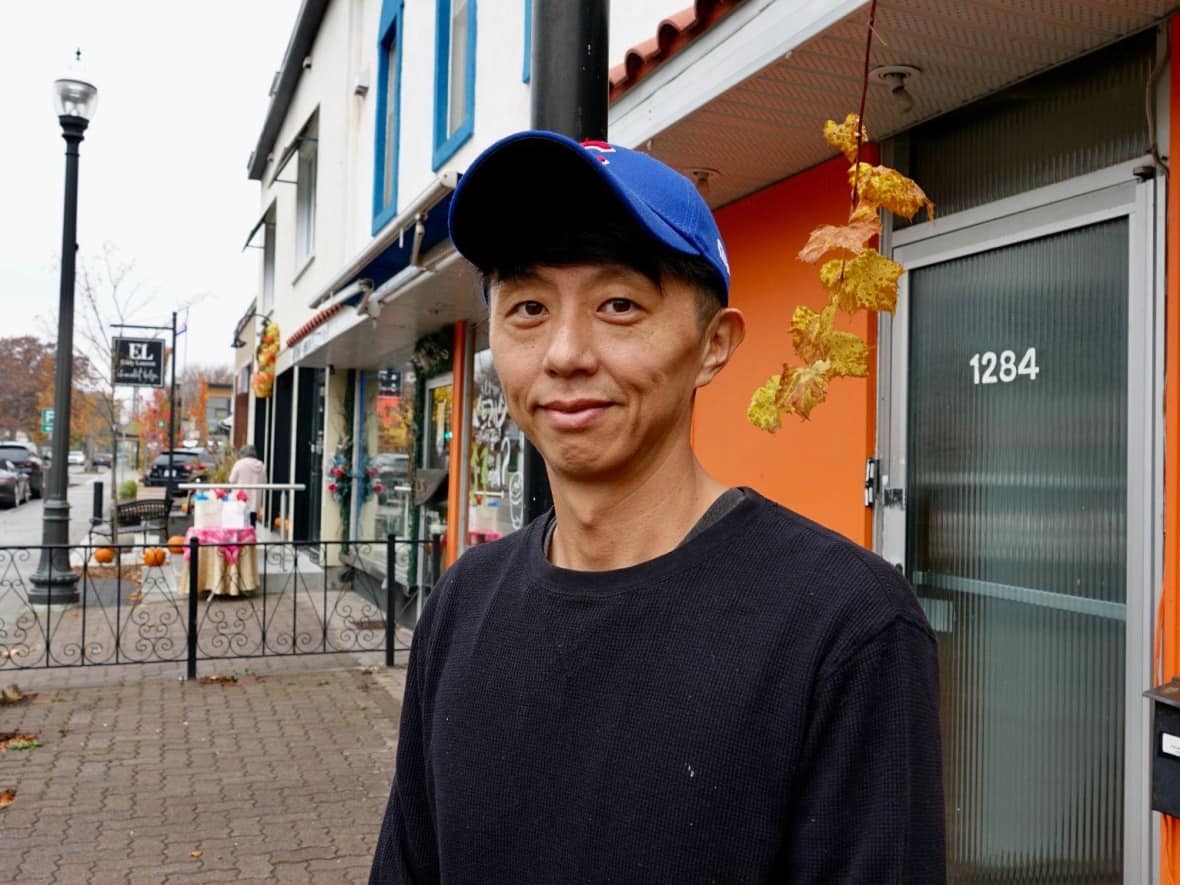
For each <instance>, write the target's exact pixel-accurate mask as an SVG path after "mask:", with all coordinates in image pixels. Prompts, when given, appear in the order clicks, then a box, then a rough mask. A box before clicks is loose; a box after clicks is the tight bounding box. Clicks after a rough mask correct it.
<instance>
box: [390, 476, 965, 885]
mask: <svg viewBox="0 0 1180 885" xmlns="http://www.w3.org/2000/svg"><path fill="white" fill-rule="evenodd" d="M943 840H944V836H943V806H942V785H941V763H940V753H939V731H938V690H937V658H936V649H935V641H934V638H933V635H932V633H931V631H930V628H929V626H928V625H927V623H926V621H925V618H924V617H923V615H922V612H921V610H920V608H919V607H918V605H917V602H916V600H915V598H914V594H913V591H912V589H911V588H910V586H909V585H908V584H907V583H906V582H905V580H904V579H903V578H902V577H901V576H900V575H899V574H898V573H897V572H896V571H895V570H894V569H892V568H891V567H889V566H888V565H887V564H886V563H884V562H883V561H881V560H880V559H879V558H878V557H876V556H874V555H873V554H871V553H869V552H867V551H865V550H863V549H862V548H860V547H857V546H856V545H854V544H852V543H850V542H849V541H847V540H846V539H844V538H841V537H840V536H838V535H836V534H834V533H832V532H830V531H827V530H826V529H823V528H822V527H820V526H818V525H816V524H814V523H811V522H809V521H807V520H805V519H803V518H802V517H800V516H798V515H796V514H794V513H791V512H790V511H787V510H785V509H783V508H781V507H779V506H777V505H775V504H773V503H771V502H769V501H767V500H766V499H764V498H762V497H760V496H759V495H757V494H756V493H754V492H751V491H748V490H746V493H745V495H744V497H743V500H742V501H741V502H739V503H738V505H737V506H736V507H734V508H733V509H732V510H730V512H729V513H727V514H726V515H725V516H724V517H722V518H721V519H720V520H719V521H718V522H716V523H715V524H713V525H712V526H710V527H708V528H706V529H705V530H704V531H702V532H700V533H699V534H697V535H696V536H695V537H693V538H692V539H691V540H690V541H689V542H688V543H686V544H684V545H682V546H681V547H679V548H677V549H676V550H674V551H672V552H670V553H668V554H666V555H664V556H661V557H658V558H656V559H653V560H650V561H648V562H644V563H641V564H639V565H636V566H633V567H630V568H625V569H619V570H614V571H606V572H576V571H570V570H566V569H560V568H556V567H554V566H553V565H551V564H550V563H549V562H548V561H547V560H546V558H545V552H544V521H543V520H537V521H536V522H534V523H533V524H531V525H530V526H528V527H527V528H525V529H523V530H521V531H520V532H517V533H515V534H513V535H511V536H509V537H507V538H505V539H503V540H501V541H498V542H496V543H493V544H487V545H481V546H479V547H476V548H473V549H472V550H469V551H468V552H467V553H466V554H464V556H463V557H462V558H461V559H460V560H459V562H458V563H456V564H455V566H454V567H452V568H451V569H450V571H448V572H447V574H446V575H445V576H444V578H443V580H442V581H441V582H440V583H439V585H438V587H437V588H436V589H435V592H434V594H433V595H432V596H431V598H430V600H429V601H428V603H427V605H426V609H425V612H424V615H423V618H422V621H421V623H420V624H419V625H418V629H417V630H416V631H415V634H414V642H413V650H412V652H411V655H410V666H409V672H408V674H407V680H406V692H405V700H404V707H403V712H402V722H401V730H400V732H399V735H398V753H397V772H396V777H395V780H394V785H393V790H392V793H391V795H390V800H389V805H388V807H387V810H386V813H385V819H384V822H383V824H382V828H381V835H380V839H379V843H378V846H377V851H376V855H375V858H374V863H373V872H372V878H371V882H374V883H383V882H407V883H408V882H448V883H514V885H516V883H549V882H552V883H582V882H585V883H600V882H617V883H647V882H669V883H695V882H725V883H728V882H767V881H772V882H801V883H803V882H806V883H812V882H814V883H887V882H889V883H892V882H897V883H907V885H920V883H929V882H942V881H944V880H945V873H944V868H945V849H944V841H943Z"/></svg>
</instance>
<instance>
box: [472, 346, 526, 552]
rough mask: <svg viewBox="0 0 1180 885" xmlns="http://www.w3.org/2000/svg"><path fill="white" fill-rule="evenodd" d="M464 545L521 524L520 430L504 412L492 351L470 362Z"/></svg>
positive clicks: (504, 407)
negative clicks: (472, 365) (470, 383)
mask: <svg viewBox="0 0 1180 885" xmlns="http://www.w3.org/2000/svg"><path fill="white" fill-rule="evenodd" d="M473 381H474V384H473V386H472V398H471V460H470V462H469V465H468V469H469V470H470V474H469V482H468V487H469V489H470V494H469V495H468V502H467V543H468V544H482V543H483V542H485V541H494V540H496V539H497V538H502V537H503V536H504V535H507V534H509V533H510V532H514V531H516V530H517V529H518V528H520V527H521V526H522V525H524V474H523V461H524V455H523V451H524V434H523V433H522V432H521V430H520V428H519V427H518V426H517V425H516V422H515V421H513V420H512V416H511V415H509V414H508V404H507V403H506V402H505V400H504V391H503V389H502V388H501V387H500V378H499V376H498V375H496V369H495V367H494V366H493V365H492V352H491V351H490V350H483V351H480V352H479V353H477V354H476V355H475V360H474V373H473Z"/></svg>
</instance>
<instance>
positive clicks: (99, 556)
mask: <svg viewBox="0 0 1180 885" xmlns="http://www.w3.org/2000/svg"><path fill="white" fill-rule="evenodd" d="M94 561H95V562H97V563H101V564H102V565H106V564H107V563H108V562H114V561H115V551H114V550H113V549H111V548H110V547H99V548H98V549H97V550H95V551H94Z"/></svg>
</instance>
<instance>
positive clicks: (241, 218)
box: [0, 0, 687, 368]
mask: <svg viewBox="0 0 1180 885" xmlns="http://www.w3.org/2000/svg"><path fill="white" fill-rule="evenodd" d="M685 5H687V3H686V2H685V0H644V2H643V3H630V2H619V0H615V2H614V3H613V4H612V6H613V7H614V8H613V10H612V13H611V18H612V20H611V26H612V27H611V32H612V43H613V46H612V51H611V53H610V56H611V62H612V63H616V62H618V61H620V60H621V59H622V56H623V52H624V50H625V49H626V48H627V46H629V45H631V44H632V43H634V42H637V41H639V40H642V39H645V38H646V37H649V36H651V35H652V34H654V33H655V28H656V24H657V23H658V21H659V19H660V18H662V17H663V16H664V15H667V14H670V13H671V12H672V11H674V10H675V9H678V8H680V7H682V6H685ZM3 9H4V13H5V21H4V26H3V27H2V28H0V100H2V102H0V121H2V125H0V132H2V133H3V137H0V337H4V336H8V335H20V334H34V335H39V336H44V335H45V334H46V332H47V330H55V329H56V320H55V317H56V312H55V311H56V305H57V303H58V296H59V286H60V283H59V270H58V267H59V261H60V253H61V227H62V201H63V192H64V169H65V156H64V151H65V142H64V141H63V140H62V138H61V127H60V126H59V125H58V122H57V117H56V116H55V115H54V110H53V81H54V80H55V79H56V78H57V77H60V76H62V75H63V74H64V73H65V72H66V71H67V69H68V65H69V63H70V62H71V60H72V59H73V53H74V49H75V48H81V50H82V60H83V63H84V64H85V66H86V69H87V70H86V72H87V74H88V75H89V77H90V79H91V81H92V82H93V83H94V84H95V85H96V86H97V87H98V109H97V112H96V113H95V115H94V119H93V120H92V121H91V124H90V128H89V129H88V130H87V132H86V140H85V141H84V142H83V143H82V146H81V162H80V186H79V196H78V244H79V255H80V256H81V257H83V258H86V257H88V256H95V255H98V254H99V253H100V252H101V251H102V249H103V244H104V243H110V244H111V245H112V246H113V247H114V249H116V250H117V252H118V254H119V256H120V257H121V258H122V259H123V260H124V261H131V262H133V263H134V271H133V273H132V281H133V282H134V283H136V284H137V285H138V286H139V287H140V288H141V290H142V291H143V292H145V293H147V294H148V295H150V299H151V300H150V303H149V305H148V306H147V307H145V308H142V309H141V310H140V311H139V312H138V313H137V315H136V316H135V317H134V318H133V321H135V322H139V323H144V324H153V325H154V324H157V323H158V324H165V325H166V324H167V323H168V322H169V321H170V317H171V312H172V311H173V310H176V309H180V310H183V308H184V306H185V305H187V304H192V305H193V306H192V309H191V311H190V315H189V321H188V328H189V333H188V334H189V338H188V340H187V341H185V340H184V339H181V346H180V348H179V351H180V355H181V362H180V367H181V368H183V367H184V365H185V362H186V360H187V362H188V363H189V364H194V363H204V364H225V365H229V364H231V363H232V359H233V353H232V351H231V350H230V348H229V338H230V335H231V334H232V322H233V320H234V319H236V318H237V317H238V316H240V315H241V313H242V312H243V311H244V310H245V308H246V305H247V304H248V303H249V302H250V299H251V298H252V297H253V295H254V290H255V288H256V285H257V279H258V262H259V258H258V255H259V253H258V251H257V250H253V249H250V250H247V251H246V252H244V253H243V252H242V244H243V242H244V241H245V238H246V234H247V233H248V232H249V227H250V224H251V223H252V222H253V220H254V219H255V217H256V216H257V214H258V205H259V197H258V183H257V182H253V181H249V180H248V179H247V178H246V161H247V159H248V158H249V155H250V151H251V150H252V149H253V147H254V144H255V143H256V140H257V138H258V133H259V131H260V130H261V128H262V120H263V117H264V116H265V114H266V108H267V104H268V100H269V98H268V92H269V89H270V83H271V79H272V77H273V75H274V72H275V71H276V70H278V68H279V66H280V64H281V63H282V58H283V52H284V51H285V49H286V46H287V40H288V38H289V36H290V33H291V29H292V27H293V25H294V22H295V16H296V14H297V12H298V10H299V0H204V2H201V3H179V2H175V0H102V2H96V0H36V2H19V3H18V2H12V3H5V4H4V6H3ZM75 340H77V336H76V339H75Z"/></svg>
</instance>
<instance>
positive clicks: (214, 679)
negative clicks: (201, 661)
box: [197, 673, 238, 685]
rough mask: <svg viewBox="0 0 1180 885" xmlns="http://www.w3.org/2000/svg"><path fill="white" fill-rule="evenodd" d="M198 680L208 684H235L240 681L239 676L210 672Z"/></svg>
mask: <svg viewBox="0 0 1180 885" xmlns="http://www.w3.org/2000/svg"><path fill="white" fill-rule="evenodd" d="M197 681H198V682H203V683H205V684H206V685H213V684H216V683H220V684H221V685H233V684H234V683H235V682H237V681H238V677H237V676H226V675H224V674H222V673H210V674H209V675H208V676H202V677H201V678H200V679H198V680H197Z"/></svg>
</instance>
